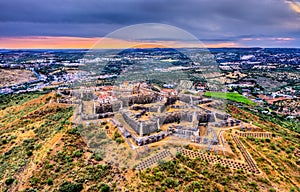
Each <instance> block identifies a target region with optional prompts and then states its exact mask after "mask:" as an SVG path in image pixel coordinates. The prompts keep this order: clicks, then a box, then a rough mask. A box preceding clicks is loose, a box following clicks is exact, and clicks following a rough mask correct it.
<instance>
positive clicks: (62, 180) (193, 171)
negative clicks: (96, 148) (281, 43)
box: [0, 93, 300, 192]
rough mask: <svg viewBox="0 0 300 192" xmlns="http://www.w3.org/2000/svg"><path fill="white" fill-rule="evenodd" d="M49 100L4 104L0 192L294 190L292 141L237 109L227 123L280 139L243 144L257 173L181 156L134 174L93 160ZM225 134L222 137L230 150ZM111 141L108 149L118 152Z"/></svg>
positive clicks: (66, 112)
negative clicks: (243, 124) (234, 120)
mask: <svg viewBox="0 0 300 192" xmlns="http://www.w3.org/2000/svg"><path fill="white" fill-rule="evenodd" d="M55 98H56V94H55V93H48V94H39V93H36V94H32V95H28V94H20V95H14V96H9V97H7V98H3V99H4V100H2V101H5V102H2V103H1V104H0V105H1V106H2V110H0V152H1V153H0V154H1V155H0V190H1V191H60V192H71V191H72V192H76V191H78V192H79V191H109V190H112V191H297V190H298V191H299V189H297V188H296V186H298V184H299V183H300V162H299V158H298V157H297V156H296V155H295V152H296V151H297V149H299V148H300V145H299V143H298V142H297V141H298V140H297V138H298V137H297V136H298V135H296V134H294V133H293V132H290V131H289V130H286V129H284V128H282V127H281V126H280V125H275V124H273V123H270V122H267V121H265V120H264V119H261V118H259V117H258V116H255V115H253V114H250V113H248V112H246V111H244V110H242V109H239V108H236V107H234V106H229V111H230V113H231V114H232V116H233V117H236V118H239V119H243V120H244V121H248V122H249V121H253V122H256V124H257V125H258V126H260V127H262V128H263V129H264V130H266V131H270V132H274V133H275V134H276V135H278V136H280V137H279V138H276V139H272V140H267V139H254V138H241V141H242V142H243V144H244V145H245V146H246V148H247V150H248V151H249V153H250V154H251V156H252V157H253V159H254V160H255V161H256V163H257V165H258V167H259V169H260V170H261V172H262V173H261V174H254V173H250V172H246V171H244V170H242V169H238V170H235V169H231V168H229V167H228V166H226V165H222V164H220V163H216V164H211V163H209V162H207V161H204V160H201V159H199V158H189V157H187V156H184V155H182V154H181V153H177V155H176V157H174V158H173V159H172V160H170V161H161V162H159V164H158V165H157V166H154V167H151V168H147V169H146V170H143V171H137V170H131V169H127V168H125V167H121V166H120V165H115V164H110V163H108V162H104V161H103V160H102V158H101V156H99V155H98V154H94V153H93V151H91V149H89V148H88V147H87V145H86V143H85V142H84V140H83V138H82V136H81V133H80V129H81V128H79V127H78V126H72V123H71V122H72V114H73V106H71V105H66V104H58V103H55V102H54V101H55ZM97 129H105V126H99V127H97ZM100 133H101V135H94V134H93V136H95V137H96V138H98V140H97V141H101V138H103V137H104V136H103V133H104V132H103V131H101V132H99V134H100ZM228 134H229V132H228V133H226V134H225V138H226V139H227V140H228V143H233V141H232V140H230V139H229V138H230V137H229V136H228ZM100 136H101V137H100ZM99 138H100V139H99ZM110 142H112V143H111V146H114V147H115V146H116V145H118V144H117V142H116V141H113V140H112V141H110ZM121 145H125V144H121ZM231 147H233V149H234V151H239V149H238V148H236V147H235V146H234V145H232V146H231ZM187 148H189V147H188V146H187ZM190 149H191V148H190ZM120 154H121V153H120ZM227 158H231V157H227Z"/></svg>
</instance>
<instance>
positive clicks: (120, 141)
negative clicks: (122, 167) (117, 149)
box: [116, 138, 125, 144]
mask: <svg viewBox="0 0 300 192" xmlns="http://www.w3.org/2000/svg"><path fill="white" fill-rule="evenodd" d="M116 142H117V143H118V144H121V143H124V142H125V141H124V139H122V138H117V139H116Z"/></svg>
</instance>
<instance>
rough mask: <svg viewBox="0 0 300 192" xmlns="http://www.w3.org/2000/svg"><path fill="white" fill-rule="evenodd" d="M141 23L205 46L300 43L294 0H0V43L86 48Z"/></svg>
mask: <svg viewBox="0 0 300 192" xmlns="http://www.w3.org/2000/svg"><path fill="white" fill-rule="evenodd" d="M141 23H161V24H167V25H172V26H175V27H178V28H181V29H183V30H185V31H187V32H189V33H191V34H193V35H194V36H195V37H197V38H198V39H199V40H200V41H201V42H203V43H204V44H205V46H206V47H298V48H299V47H300V0H1V1H0V48H12V49H13V48H91V47H92V46H93V45H94V44H95V43H96V42H97V41H98V40H99V39H101V38H105V37H106V36H107V34H110V33H111V32H113V31H115V30H118V29H120V28H122V27H126V26H130V25H135V24H141ZM110 40H111V41H107V44H108V45H109V47H111V48H118V47H122V46H123V45H124V41H123V40H119V39H110ZM159 40H160V41H163V40H162V39H159ZM154 41H155V40H154ZM166 41H167V39H166ZM173 45H174V44H173ZM174 46H176V45H174ZM178 46H184V45H183V44H180V43H178Z"/></svg>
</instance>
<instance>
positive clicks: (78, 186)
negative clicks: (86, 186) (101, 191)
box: [59, 181, 83, 192]
mask: <svg viewBox="0 0 300 192" xmlns="http://www.w3.org/2000/svg"><path fill="white" fill-rule="evenodd" d="M82 189H83V185H82V183H71V182H69V181H67V182H64V183H63V184H62V185H61V186H60V187H59V191H60V192H80V191H81V190H82Z"/></svg>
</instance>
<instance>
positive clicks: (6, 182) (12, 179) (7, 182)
mask: <svg viewBox="0 0 300 192" xmlns="http://www.w3.org/2000/svg"><path fill="white" fill-rule="evenodd" d="M14 181H15V179H14V178H11V177H10V178H8V179H6V180H5V184H6V185H11V184H12V183H13V182H14Z"/></svg>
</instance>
